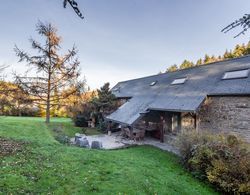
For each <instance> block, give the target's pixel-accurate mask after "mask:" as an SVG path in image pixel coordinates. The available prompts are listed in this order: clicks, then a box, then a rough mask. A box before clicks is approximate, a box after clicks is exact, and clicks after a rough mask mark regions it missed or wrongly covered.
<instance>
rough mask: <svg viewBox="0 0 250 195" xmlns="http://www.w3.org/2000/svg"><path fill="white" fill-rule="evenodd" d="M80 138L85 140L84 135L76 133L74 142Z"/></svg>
mask: <svg viewBox="0 0 250 195" xmlns="http://www.w3.org/2000/svg"><path fill="white" fill-rule="evenodd" d="M81 138H85V139H86V135H85V134H80V133H76V134H75V142H77V140H78V139H81Z"/></svg>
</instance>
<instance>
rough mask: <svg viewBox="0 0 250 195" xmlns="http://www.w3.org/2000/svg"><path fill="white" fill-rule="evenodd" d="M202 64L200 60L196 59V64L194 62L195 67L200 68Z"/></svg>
mask: <svg viewBox="0 0 250 195" xmlns="http://www.w3.org/2000/svg"><path fill="white" fill-rule="evenodd" d="M202 64H203V61H202V59H201V58H200V59H198V60H197V62H196V64H195V65H196V66H200V65H202Z"/></svg>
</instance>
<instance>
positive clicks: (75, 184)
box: [0, 117, 216, 195]
mask: <svg viewBox="0 0 250 195" xmlns="http://www.w3.org/2000/svg"><path fill="white" fill-rule="evenodd" d="M58 125H60V126H63V129H64V130H63V131H64V132H65V134H67V135H69V136H71V135H74V133H75V132H77V131H78V129H77V128H75V127H73V126H72V124H71V122H70V120H69V119H52V124H51V125H49V127H47V126H46V125H45V123H44V122H43V119H41V118H24V117H23V118H18V117H0V137H2V138H8V139H11V140H17V141H18V142H20V141H22V142H23V141H24V142H25V143H24V145H23V146H22V149H21V151H19V152H17V153H15V154H10V155H2V156H1V153H0V194H1V193H2V194H11V193H12V194H20V193H24V194H27V193H29V194H98V193H99V194H171V195H172V194H192V195H193V194H215V193H216V192H215V191H214V190H213V189H212V188H211V187H209V186H208V185H206V184H204V183H202V182H200V181H198V180H196V179H195V178H193V177H192V176H191V175H190V174H189V173H187V172H186V171H185V170H184V169H183V168H182V167H181V166H180V165H179V163H178V158H177V157H176V156H175V155H173V154H170V153H167V152H163V151H161V150H159V149H156V148H153V147H149V146H140V147H134V148H129V149H122V150H113V151H104V150H90V149H82V148H77V147H73V146H72V147H71V146H66V145H63V144H60V143H58V142H57V141H56V140H55V139H54V137H53V132H52V130H51V128H53V127H55V126H58ZM0 146H1V144H0ZM0 152H1V147H0Z"/></svg>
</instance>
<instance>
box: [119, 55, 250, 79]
mask: <svg viewBox="0 0 250 195" xmlns="http://www.w3.org/2000/svg"><path fill="white" fill-rule="evenodd" d="M247 57H250V54H248V55H244V56H240V57H236V58H230V59H225V60H221V61H216V62H210V63H207V64H201V65H198V66H192V67H189V68H184V69H179V70H176V71H173V72H164V73H160V74H154V75H149V76H144V77H139V78H135V79H128V80H125V81H120V82H118V83H125V82H128V81H134V80H139V79H145V78H150V77H155V76H159V75H164V74H171V73H175V72H181V71H186V70H190V69H195V68H203V67H207V66H210V65H214V64H216V63H217V64H220V63H223V62H228V61H234V60H238V59H242V58H247Z"/></svg>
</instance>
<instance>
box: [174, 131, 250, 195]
mask: <svg viewBox="0 0 250 195" xmlns="http://www.w3.org/2000/svg"><path fill="white" fill-rule="evenodd" d="M178 143H179V147H180V152H181V154H182V162H183V164H184V166H185V167H186V168H187V169H188V170H189V171H191V173H192V174H193V175H194V176H196V177H198V178H200V179H205V180H208V181H209V182H210V183H212V184H214V185H215V186H217V187H218V188H219V189H220V190H223V191H224V192H227V193H250V183H249V181H250V151H249V144H247V143H244V142H242V141H241V140H240V139H239V138H237V137H236V136H234V135H223V134H220V135H212V134H208V133H206V134H202V135H200V134H197V133H194V132H192V133H185V134H182V135H180V136H179V141H178Z"/></svg>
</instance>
